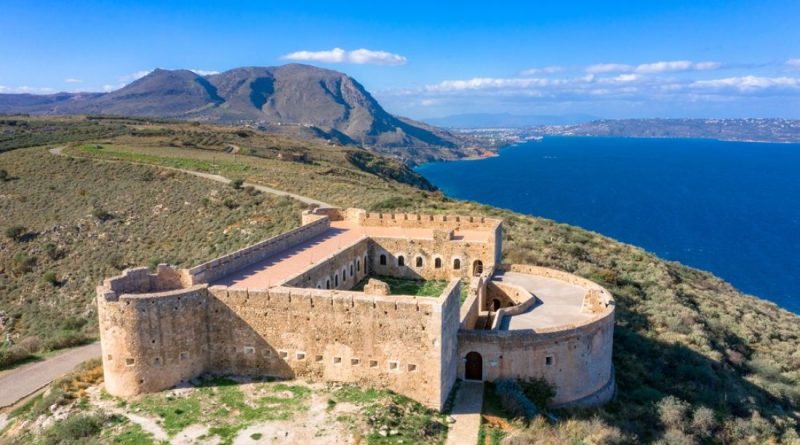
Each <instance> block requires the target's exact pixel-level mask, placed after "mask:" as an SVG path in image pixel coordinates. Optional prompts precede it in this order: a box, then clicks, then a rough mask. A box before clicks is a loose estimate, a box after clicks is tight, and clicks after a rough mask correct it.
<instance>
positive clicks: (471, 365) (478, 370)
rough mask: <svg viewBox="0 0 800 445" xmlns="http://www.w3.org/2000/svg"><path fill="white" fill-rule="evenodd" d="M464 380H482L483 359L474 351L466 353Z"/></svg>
mask: <svg viewBox="0 0 800 445" xmlns="http://www.w3.org/2000/svg"><path fill="white" fill-rule="evenodd" d="M464 379H466V380H483V357H481V355H480V354H478V353H477V352H475V351H472V352H469V353H467V357H466V363H465V364H464Z"/></svg>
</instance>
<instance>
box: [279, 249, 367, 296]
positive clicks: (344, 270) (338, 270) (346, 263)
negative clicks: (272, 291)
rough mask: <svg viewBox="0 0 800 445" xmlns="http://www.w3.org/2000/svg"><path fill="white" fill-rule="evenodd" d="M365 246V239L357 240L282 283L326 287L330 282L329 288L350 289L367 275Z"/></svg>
mask: <svg viewBox="0 0 800 445" xmlns="http://www.w3.org/2000/svg"><path fill="white" fill-rule="evenodd" d="M367 246H368V242H367V240H366V239H363V240H361V241H358V242H357V243H356V244H353V245H351V246H349V247H346V248H344V249H343V250H340V251H339V252H336V253H335V254H333V255H331V256H330V257H328V260H327V261H324V262H321V263H318V264H316V265H314V266H311V267H309V268H308V269H306V270H305V271H303V272H301V273H299V274H298V275H297V276H295V277H293V278H291V279H289V280H287V281H286V282H285V283H284V284H283V285H284V286H287V287H307V288H318V289H326V288H327V285H328V284H330V288H331V289H351V288H353V286H355V285H356V284H358V282H359V281H361V280H362V279H363V278H364V277H365V276H366V275H367V266H366V264H367V250H368V249H367ZM337 282H338V283H339V284H338V285H337V284H336V283H337Z"/></svg>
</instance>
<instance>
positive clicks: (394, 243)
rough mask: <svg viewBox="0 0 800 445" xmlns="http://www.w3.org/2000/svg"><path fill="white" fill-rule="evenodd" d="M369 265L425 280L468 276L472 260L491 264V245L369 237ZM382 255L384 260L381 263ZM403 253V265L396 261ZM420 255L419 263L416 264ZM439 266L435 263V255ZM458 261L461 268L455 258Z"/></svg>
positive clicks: (376, 270)
mask: <svg viewBox="0 0 800 445" xmlns="http://www.w3.org/2000/svg"><path fill="white" fill-rule="evenodd" d="M369 247H370V249H369V258H370V269H371V270H372V271H373V272H374V273H376V274H378V275H390V276H396V277H404V278H414V279H426V280H450V279H453V278H466V277H471V276H472V272H473V264H474V262H475V260H480V261H481V262H482V263H483V268H484V269H486V268H490V267H492V266H493V265H494V245H493V244H490V243H477V242H464V241H457V240H456V241H447V240H445V239H433V240H421V239H408V238H372V239H371V242H370V245H369ZM381 255H385V256H386V264H385V265H383V264H381ZM401 256H402V257H403V262H404V265H403V266H400V265H399V258H400V257H401ZM417 258H422V267H417ZM437 258H438V259H439V260H440V261H441V267H438V268H437V267H436V259H437ZM456 259H458V260H459V261H460V268H459V269H455V268H454V262H455V260H456Z"/></svg>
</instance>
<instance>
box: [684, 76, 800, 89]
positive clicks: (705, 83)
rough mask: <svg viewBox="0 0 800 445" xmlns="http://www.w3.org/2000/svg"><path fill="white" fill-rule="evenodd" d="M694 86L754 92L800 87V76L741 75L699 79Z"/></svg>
mask: <svg viewBox="0 0 800 445" xmlns="http://www.w3.org/2000/svg"><path fill="white" fill-rule="evenodd" d="M690 86H691V87H692V88H701V89H724V88H730V89H734V90H738V91H742V92H752V91H757V90H764V89H767V88H786V89H800V78H797V77H785V76H784V77H759V76H741V77H727V78H724V79H711V80H697V81H694V82H692V83H691V85H690Z"/></svg>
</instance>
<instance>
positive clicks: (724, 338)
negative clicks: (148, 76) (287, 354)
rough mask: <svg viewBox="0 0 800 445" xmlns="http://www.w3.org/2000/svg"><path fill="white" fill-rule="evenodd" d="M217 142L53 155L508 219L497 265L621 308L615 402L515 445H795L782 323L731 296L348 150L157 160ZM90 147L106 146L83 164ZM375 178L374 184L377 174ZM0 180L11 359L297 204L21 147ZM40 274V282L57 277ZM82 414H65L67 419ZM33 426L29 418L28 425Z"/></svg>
mask: <svg viewBox="0 0 800 445" xmlns="http://www.w3.org/2000/svg"><path fill="white" fill-rule="evenodd" d="M29 121H31V120H30V119H28V120H25V122H29ZM44 124H45V125H46V126H49V127H54V126H56V125H55V124H53V123H52V122H50V123H47V122H45V123H44ZM19 126H20V122H17V123H16V124H15V127H19ZM117 127H118V126H114V128H115V131H120V132H121V131H122V130H118V129H117ZM198 127H199V128H198ZM206 127H207V128H206ZM65 128H66V129H67V130H66V131H68V132H70V134H69V135H68V136H69V137H70V138H72V137H78V136H76V135H75V134H74V130H75V129H73V128H72V127H65ZM201 130H202V131H201ZM170 131H172V132H173V133H170ZM190 131H193V132H196V133H189V132H190ZM215 131H216V132H219V134H217V135H216V136H215V137H216V138H217V139H218V140H226V139H229V138H232V137H234V136H232V135H235V130H231V129H224V128H220V127H211V126H192V125H188V124H158V125H152V126H144V125H140V126H138V127H134V126H131V127H127V128H126V130H125V132H124V134H119V133H115V134H116V135H115V134H102V136H99V137H96V136H92V135H94V134H97V133H96V132H89V131H88V130H87V132H86V134H87V136H86V140H87V141H91V142H92V144H90V145H88V144H87V147H84V146H83V145H76V146H75V147H71V148H68V149H67V150H66V152H67V153H72V154H76V155H82V156H93V157H97V158H101V159H105V160H109V159H128V160H133V161H137V162H144V163H152V164H159V165H175V163H178V162H182V164H180V165H183V166H184V167H187V168H188V167H190V166H191V167H196V168H214V169H217V170H219V171H220V172H221V174H223V175H227V176H231V177H232V175H233V174H238V175H240V176H242V177H245V178H246V179H247V180H248V181H251V182H258V183H264V184H267V185H273V186H275V187H277V188H281V187H283V188H284V189H286V190H288V191H292V192H295V193H300V194H304V195H312V196H313V197H314V198H317V199H321V200H323V201H327V202H332V203H334V204H338V205H341V206H361V207H366V208H369V209H372V210H378V209H380V210H382V211H421V212H431V213H438V214H468V215H469V214H472V215H476V214H482V215H487V216H497V217H502V218H504V219H505V221H506V222H505V224H504V227H505V233H504V240H503V245H504V261H506V262H512V263H530V264H538V265H542V266H547V267H555V268H559V269H562V270H566V271H569V272H572V273H576V274H578V275H580V276H583V277H586V278H589V279H592V280H595V281H597V282H599V283H600V284H602V285H603V286H605V287H606V288H607V289H609V290H610V291H611V292H612V293H613V294H614V298H615V301H616V304H617V320H616V325H615V332H614V366H615V371H616V379H617V383H618V392H617V396H616V400H615V401H613V402H611V403H610V404H608V405H606V406H605V407H603V408H601V409H598V410H592V411H564V412H558V413H556V414H557V416H558V418H559V419H560V420H558V421H557V422H555V423H554V424H552V425H551V424H549V423H548V422H538V421H537V422H534V423H533V424H532V425H531V426H529V427H524V426H522V425H519V424H515V426H514V428H517V429H519V430H521V433H522V434H528V433H529V434H530V436H529V437H522V438H520V439H519V440H518V441H517V442H513V443H525V444H527V443H537V444H562V443H598V444H599V443H605V444H607V443H661V444H665V443H666V444H678V443H680V444H738V443H757V444H761V443H786V444H796V443H798V441H800V437H798V432H799V430H798V428H800V426H799V425H800V423H798V422H799V421H800V318H798V317H797V316H796V315H794V314H791V313H789V312H787V311H785V310H782V309H780V308H778V307H776V306H775V305H773V304H771V303H768V302H765V301H763V300H759V299H757V298H752V297H748V296H745V295H742V294H741V293H740V292H738V291H737V290H736V289H734V288H733V287H731V286H730V285H728V284H727V283H725V282H723V281H721V280H719V279H718V278H715V277H714V276H712V275H710V274H708V273H705V272H702V271H698V270H695V269H691V268H688V267H685V266H682V265H680V264H677V263H671V262H666V261H663V260H661V259H659V258H657V257H656V256H654V255H652V254H649V253H647V252H645V251H643V250H642V249H639V248H636V247H634V246H630V245H626V244H622V243H619V242H617V241H614V240H612V239H609V238H606V237H603V236H600V235H597V234H595V233H591V232H587V231H585V230H582V229H579V228H575V227H570V226H567V225H563V224H557V223H555V222H553V221H550V220H546V219H542V218H536V217H531V216H525V215H520V214H516V213H513V212H509V211H504V210H500V209H494V208H491V207H487V206H481V205H478V204H475V203H469V202H463V201H455V200H451V199H448V198H446V197H443V196H441V195H440V194H437V193H431V192H427V191H423V190H420V189H417V188H414V187H410V186H407V185H405V184H401V183H398V182H394V181H392V180H391V179H390V178H387V177H386V176H384V177H381V176H377V175H376V174H371V173H366V172H363V171H362V170H359V169H355V168H351V167H350V166H348V164H345V163H344V162H342V159H344V158H345V157H346V156H347V154H348V153H349V151H348V150H345V149H341V148H329V147H324V146H323V147H306V149H307V150H308V151H309V152H310V153H311V156H312V159H314V158H316V159H315V160H314V161H313V162H310V163H303V162H287V161H283V160H278V159H277V158H275V157H268V156H267V157H256V156H254V155H259V154H261V155H267V154H268V153H269V151H270V150H271V149H270V148H269V146H265V147H261V146H258V147H256V148H253V149H250V148H248V150H245V151H244V152H240V153H239V154H237V155H236V156H235V157H234V156H233V155H232V154H228V153H225V152H224V151H221V150H214V149H213V147H211V146H207V145H203V146H202V148H200V147H198V148H189V147H188V146H185V147H170V146H163V145H157V144H159V143H160V141H163V140H166V141H170V140H173V139H174V138H176V137H181V138H187V141H188V140H189V139H188V138H197V140H210V139H212V136H214V132H215ZM181 132H184V133H181ZM229 133H230V134H229ZM159 135H160V136H159ZM65 137H66V136H65ZM235 137H240V136H238V135H236V136H235ZM251 137H252V136H251ZM160 138H163V139H160ZM107 141H110V142H111V144H107ZM98 143H99V144H102V146H103V147H104V148H101V149H97V148H96V144H98ZM295 149H296V148H292V150H295ZM249 150H252V153H251V154H245V152H249ZM357 161H359V163H365V164H369V163H371V162H372V163H375V162H374V160H370V159H358V160H357ZM374 167H375V170H376V171H380V170H382V169H383V168H384V167H385V166H383V165H380V163H378V165H375V166H374ZM0 169H4V170H6V171H7V172H8V175H7V180H6V181H5V182H0V190H1V191H2V193H0V229H2V230H3V231H5V230H6V229H7V228H8V227H10V226H13V225H16V224H23V225H25V226H26V229H27V232H28V233H29V234H30V236H27V237H24V238H20V239H18V240H13V239H10V238H8V237H6V236H0V312H2V315H0V338H4V337H5V334H6V333H10V334H11V336H12V339H13V340H14V341H15V342H16V344H17V345H26V346H28V347H31V348H33V347H45V348H46V347H58V346H63V345H65V344H70V343H72V342H75V341H79V340H81V339H82V338H85V337H94V336H96V333H97V324H96V323H97V322H96V311H95V305H94V300H93V289H94V286H95V285H96V284H97V282H98V281H99V280H100V279H102V278H103V277H106V276H108V275H110V274H113V273H116V272H118V271H119V269H121V268H123V267H126V266H131V265H139V264H152V263H155V262H158V261H168V262H172V263H176V264H180V265H189V264H197V263H198V262H202V261H204V260H208V259H210V258H213V257H215V256H218V255H219V254H222V253H225V252H230V251H233V250H235V249H236V248H238V247H240V246H242V245H245V244H247V243H250V242H252V241H254V240H257V239H261V238H263V237H266V236H269V235H271V234H275V233H279V232H281V231H283V230H285V229H286V228H288V227H294V226H296V225H297V224H299V217H298V211H299V210H300V206H299V205H298V204H297V203H294V202H293V201H291V200H288V199H276V198H273V197H271V196H268V195H263V194H262V195H251V194H249V193H248V192H247V191H246V190H234V189H233V188H231V187H226V186H221V185H218V184H217V183H213V182H207V181H205V180H203V179H200V178H194V177H189V176H184V175H180V174H174V175H173V174H171V173H169V172H166V171H164V170H162V169H160V168H158V166H157V165H156V166H147V165H131V164H127V163H110V162H100V160H91V159H70V158H66V157H57V156H53V155H51V154H49V153H48V152H47V151H46V150H44V149H41V148H32V149H20V150H11V151H7V152H2V153H0ZM273 181H282V182H281V183H277V184H276V183H273ZM54 200H55V201H57V202H58V205H57V206H55V205H53V202H54ZM98 210H100V211H105V212H108V213H109V214H110V215H111V218H105V217H104V218H98V217H97V216H98V215H100V216H103V215H102V212H98ZM29 258H33V261H31V260H28V259H29ZM48 272H54V274H55V276H52V278H53V280H50V279H49V278H50V276H48V275H47V273H48ZM26 337H28V339H26ZM6 353H8V348H7V347H0V357H1V356H2V355H3V354H6ZM177 400H181V399H180V398H178V399H177ZM53 403H54V402H53V401H50V402H49V403H44V404H43V407H44V408H45V411H47V413H45V414H43V415H44V416H49V418H51V419H52V418H53V415H52V414H49V411H48V410H47V408H49V407H50V406H51V405H53ZM82 403H83V402H81V399H77V400H67V401H64V404H66V405H69V406H72V407H73V408H72V409H73V411H72V413H74V414H75V416H77V415H78V414H79V413H81V412H82V409H83V408H81V407H82V406H83V405H82ZM42 412H44V411H42ZM40 414H41V413H40V412H38V411H35V412H33V413H31V416H30V418H33V417H36V416H39V415H40ZM230 416H231V417H235V416H236V414H233V413H232V414H230ZM28 418H29V417H23V420H24V419H28ZM15 422H16V423H15V425H13V426H12V428H9V430H8V431H7V432H6V433H5V436H3V435H2V433H0V443H3V441H5V442H7V443H28V442H26V441H24V440H17V438H18V436H14V434H17V433H19V431H20V430H25V428H30V427H25V426H24V425H23V424H22V423H21V422H20V421H19V420H17V421H15ZM28 425H30V424H28ZM113 426H114V424H113V422H109V423H108V424H104V426H103V427H104V428H106V427H108V428H113ZM29 433H30V434H31V435H37V434H40V433H41V432H40V431H37V430H31V431H29ZM143 443H147V442H146V441H145V442H143Z"/></svg>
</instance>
